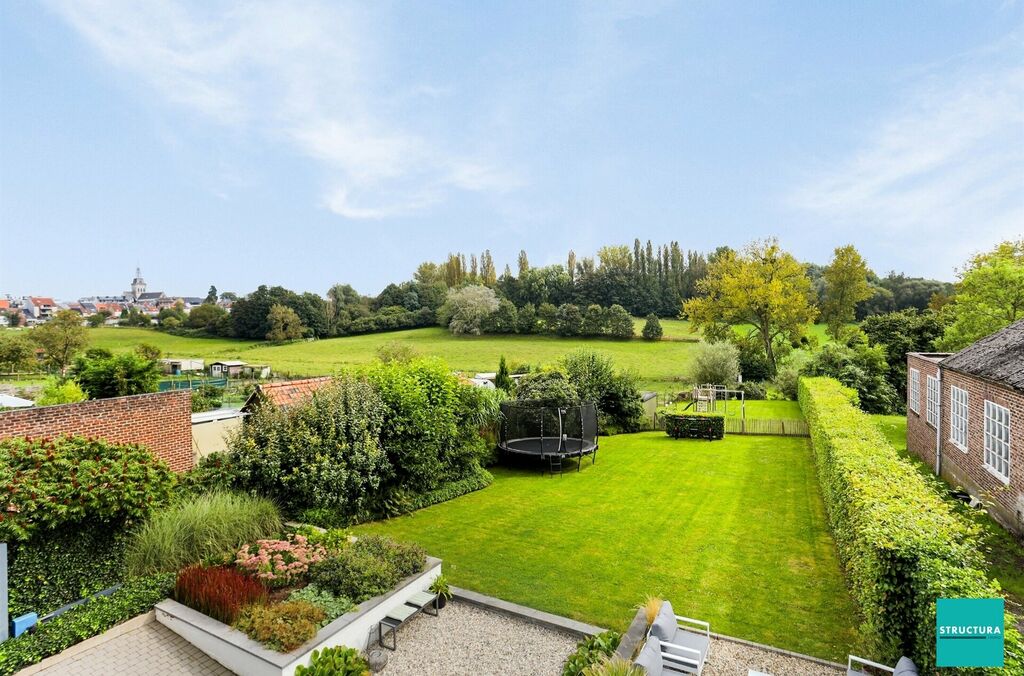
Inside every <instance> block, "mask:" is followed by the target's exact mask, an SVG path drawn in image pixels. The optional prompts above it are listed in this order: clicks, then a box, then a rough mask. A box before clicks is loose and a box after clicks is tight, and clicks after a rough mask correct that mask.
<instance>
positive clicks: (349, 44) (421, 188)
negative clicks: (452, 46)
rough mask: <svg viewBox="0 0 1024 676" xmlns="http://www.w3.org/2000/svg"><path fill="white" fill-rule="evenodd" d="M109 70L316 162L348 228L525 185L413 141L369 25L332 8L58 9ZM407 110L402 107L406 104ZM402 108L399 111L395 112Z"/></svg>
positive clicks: (73, 1)
mask: <svg viewBox="0 0 1024 676" xmlns="http://www.w3.org/2000/svg"><path fill="white" fill-rule="evenodd" d="M52 5H53V7H54V9H55V11H56V12H57V14H58V15H60V16H61V17H62V18H63V19H64V20H66V21H67V22H68V23H69V24H70V25H71V26H72V27H73V28H74V29H75V30H76V31H77V32H78V33H79V34H80V35H81V36H82V37H83V38H84V39H85V40H86V41H87V42H88V43H89V44H90V45H92V46H93V47H94V48H95V49H96V50H97V51H98V53H99V54H100V55H101V56H102V57H103V58H104V59H105V60H106V61H107V62H109V63H110V64H111V65H113V66H115V67H117V68H118V69H121V70H123V71H125V72H128V73H131V74H132V75H134V76H136V77H138V78H140V79H141V80H142V81H143V82H145V83H146V84H147V85H148V86H149V87H151V88H152V89H153V90H155V91H156V92H157V93H158V94H159V95H160V96H162V97H164V98H165V99H166V100H168V101H170V102H172V103H174V104H176V105H178V106H182V107H184V108H185V109H187V110H190V111H193V112H195V113H198V114H200V115H201V116H202V117H203V118H204V119H208V120H211V121H213V122H215V123H217V124H220V125H223V126H224V127H226V128H229V129H231V130H232V131H239V130H241V131H243V132H252V133H256V134H261V135H268V136H270V137H272V138H280V139H284V140H285V141H286V142H287V143H289V144H291V145H292V147H294V148H295V149H296V150H297V151H298V152H299V153H301V154H302V155H304V156H306V157H309V158H311V159H313V160H315V161H317V162H318V163H319V165H320V166H321V167H322V168H323V171H324V174H325V181H326V188H325V196H324V204H325V205H326V206H327V208H329V209H331V210H332V211H334V212H335V213H337V214H339V215H341V216H344V217H347V218H383V217H386V216H390V215H395V214H402V213H410V212H414V211H418V210H421V209H424V208H427V207H429V206H430V205H433V204H436V203H438V202H440V201H443V200H444V199H445V197H446V195H447V194H448V193H450V192H452V191H453V190H465V191H474V192H492V191H504V190H508V189H511V188H514V187H516V186H517V185H519V184H520V183H521V179H520V178H519V177H518V176H517V175H516V174H515V173H514V172H510V171H508V170H505V169H502V168H500V167H494V166H490V164H489V163H488V162H486V161H485V160H484V159H482V158H477V157H465V156H462V155H461V154H459V153H457V152H454V151H452V150H451V149H448V148H446V147H445V146H444V144H443V143H442V142H439V141H437V140H435V139H432V138H430V137H429V136H428V135H426V134H423V133H418V132H417V130H416V129H414V128H412V125H411V124H410V123H408V122H403V121H400V120H403V119H408V118H410V117H411V118H413V119H414V118H415V113H416V110H415V108H414V106H415V104H416V101H417V99H421V98H422V96H423V95H427V96H432V97H436V96H441V95H442V94H443V90H441V89H439V88H437V87H434V86H432V85H430V84H422V83H419V84H413V85H412V86H411V87H410V91H411V92H412V94H413V95H412V96H405V97H395V96H394V91H393V90H394V89H395V87H394V86H392V87H389V90H390V91H387V92H381V93H380V94H379V95H378V92H377V91H376V90H379V89H381V88H382V87H383V86H385V85H387V84H388V83H386V82H385V83H382V82H380V77H381V76H380V73H379V69H378V68H376V67H375V59H374V58H373V57H374V53H375V49H376V45H375V44H374V43H373V40H372V35H373V21H372V17H368V16H366V15H364V14H363V13H362V12H360V11H359V10H356V9H351V8H344V7H341V6H339V5H337V4H335V3H333V2H323V3H321V2H316V1H313V0H308V1H305V2H281V3H260V4H256V3H239V4H237V5H220V4H218V5H216V6H215V7H214V8H211V7H210V6H206V5H195V6H185V5H182V4H179V3H174V2H170V1H168V0H157V1H156V2H146V3H136V2H114V1H108V0H53V2H52ZM403 102H404V103H403ZM403 105H405V106H406V109H403V108H402V106H403Z"/></svg>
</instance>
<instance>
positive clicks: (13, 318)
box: [3, 310, 24, 328]
mask: <svg viewBox="0 0 1024 676" xmlns="http://www.w3.org/2000/svg"><path fill="white" fill-rule="evenodd" d="M3 315H4V316H5V317H7V325H8V326H10V327H11V328H16V327H19V326H21V323H22V320H23V319H24V317H23V316H22V314H21V313H20V312H18V311H17V310H8V311H7V312H4V313H3Z"/></svg>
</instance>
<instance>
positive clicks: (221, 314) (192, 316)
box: [185, 303, 228, 333]
mask: <svg viewBox="0 0 1024 676" xmlns="http://www.w3.org/2000/svg"><path fill="white" fill-rule="evenodd" d="M227 316H228V311H227V310H225V309H224V308H222V307H221V306H219V305H214V304H212V303H203V304H202V305H200V306H199V307H194V308H192V311H191V312H189V313H188V319H186V320H185V326H187V327H189V328H190V329H202V330H204V331H208V332H210V333H217V331H218V328H219V327H220V325H221V322H223V321H224V318H225V317H227Z"/></svg>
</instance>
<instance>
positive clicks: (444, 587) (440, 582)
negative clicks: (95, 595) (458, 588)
mask: <svg viewBox="0 0 1024 676" xmlns="http://www.w3.org/2000/svg"><path fill="white" fill-rule="evenodd" d="M430 591H431V592H432V593H434V594H437V595H438V596H440V597H442V598H445V599H448V600H449V601H450V600H451V598H452V586H451V583H450V582H449V581H448V578H447V577H445V576H444V575H438V576H437V577H435V578H434V581H433V582H431V583H430Z"/></svg>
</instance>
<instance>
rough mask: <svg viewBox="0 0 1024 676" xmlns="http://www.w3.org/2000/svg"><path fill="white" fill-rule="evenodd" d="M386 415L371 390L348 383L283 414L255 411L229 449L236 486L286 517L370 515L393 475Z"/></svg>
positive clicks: (263, 409)
mask: <svg viewBox="0 0 1024 676" xmlns="http://www.w3.org/2000/svg"><path fill="white" fill-rule="evenodd" d="M389 366H390V365H389ZM382 368H383V367H382ZM387 413H388V407H387V406H386V405H385V404H384V401H383V400H382V399H381V396H380V394H379V393H378V391H377V389H375V387H374V386H373V385H372V384H371V383H369V382H366V381H364V380H359V379H356V378H354V377H352V376H345V377H341V378H339V379H337V380H336V381H335V382H334V383H332V384H331V385H330V386H328V387H323V388H321V389H319V390H318V391H317V392H316V394H315V395H313V397H311V398H310V399H309V400H308V401H306V402H303V403H302V404H298V405H295V406H290V407H288V408H287V409H282V408H277V407H275V406H272V405H263V406H259V407H258V408H257V409H256V410H255V411H254V412H253V413H252V414H251V415H250V416H249V418H248V419H247V420H246V424H245V425H244V426H243V428H242V430H241V431H240V432H239V434H238V435H237V436H235V437H234V438H232V439H231V440H230V442H229V446H230V449H231V458H232V464H233V466H234V468H235V471H236V472H237V477H238V478H237V482H238V485H240V486H241V487H243V488H245V489H247V490H249V491H251V492H254V493H256V494H259V495H265V496H267V497H269V498H271V499H273V500H274V501H275V502H276V503H277V504H278V505H280V506H281V507H282V509H284V510H285V511H286V512H287V513H292V514H297V513H300V512H302V511H303V510H305V509H324V510H330V511H332V512H334V513H336V514H338V515H341V516H343V517H349V516H356V515H359V514H363V513H369V512H370V509H371V506H372V502H373V500H374V497H375V496H376V495H377V494H378V492H379V491H380V490H381V488H382V487H383V485H384V482H385V480H386V478H387V477H388V476H389V475H390V474H391V471H392V470H391V468H390V466H389V461H388V457H387V455H386V454H385V452H384V451H383V449H382V448H381V444H380V439H381V435H382V434H383V430H382V428H383V425H384V420H385V416H386V415H387Z"/></svg>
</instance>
